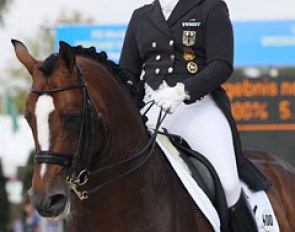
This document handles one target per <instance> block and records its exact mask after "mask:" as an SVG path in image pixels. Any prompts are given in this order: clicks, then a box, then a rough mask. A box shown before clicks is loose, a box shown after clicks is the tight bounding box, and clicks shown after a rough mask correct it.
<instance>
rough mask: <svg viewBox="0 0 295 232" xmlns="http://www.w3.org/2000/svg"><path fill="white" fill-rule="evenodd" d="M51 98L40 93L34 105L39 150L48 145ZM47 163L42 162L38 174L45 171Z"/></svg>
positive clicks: (52, 108) (51, 110) (47, 148)
mask: <svg viewBox="0 0 295 232" xmlns="http://www.w3.org/2000/svg"><path fill="white" fill-rule="evenodd" d="M54 109H55V108H54V103H53V98H52V97H51V96H49V95H42V96H40V97H39V98H38V100H37V102H36V107H35V116H36V121H37V135H38V136H37V138H38V143H39V146H40V149H41V151H48V150H49V146H50V130H49V115H50V113H51V112H53V111H54ZM46 169H47V165H46V164H42V165H41V170H40V176H41V178H43V176H44V175H45V173H46Z"/></svg>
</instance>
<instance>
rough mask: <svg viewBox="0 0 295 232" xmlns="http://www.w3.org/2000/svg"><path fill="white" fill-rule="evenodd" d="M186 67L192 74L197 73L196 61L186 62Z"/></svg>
mask: <svg viewBox="0 0 295 232" xmlns="http://www.w3.org/2000/svg"><path fill="white" fill-rule="evenodd" d="M186 68H187V70H188V71H189V72H190V73H192V74H195V73H197V72H198V69H199V67H198V65H197V64H196V63H194V62H189V63H188V64H187V66H186Z"/></svg>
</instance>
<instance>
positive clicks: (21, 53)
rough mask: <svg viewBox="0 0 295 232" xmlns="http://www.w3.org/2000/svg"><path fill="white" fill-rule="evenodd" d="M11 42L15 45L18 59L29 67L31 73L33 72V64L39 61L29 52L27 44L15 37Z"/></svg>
mask: <svg viewBox="0 0 295 232" xmlns="http://www.w3.org/2000/svg"><path fill="white" fill-rule="evenodd" d="M11 43H12V44H13V46H14V50H15V54H16V57H17V59H18V60H19V61H20V62H21V63H22V64H23V65H24V66H25V67H26V68H27V70H28V71H29V73H30V74H32V73H33V66H34V64H35V63H36V62H37V60H35V59H34V58H33V57H32V56H31V55H30V53H29V52H28V49H27V48H26V46H25V45H24V44H23V43H22V42H20V41H18V40H15V39H12V40H11Z"/></svg>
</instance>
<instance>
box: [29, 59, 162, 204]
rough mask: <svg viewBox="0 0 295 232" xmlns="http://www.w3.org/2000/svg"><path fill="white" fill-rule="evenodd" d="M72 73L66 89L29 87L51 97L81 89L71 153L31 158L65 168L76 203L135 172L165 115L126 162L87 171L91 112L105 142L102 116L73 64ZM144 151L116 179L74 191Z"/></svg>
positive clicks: (89, 165)
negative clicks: (72, 82) (80, 108)
mask: <svg viewBox="0 0 295 232" xmlns="http://www.w3.org/2000/svg"><path fill="white" fill-rule="evenodd" d="M76 70H77V74H78V75H77V76H78V80H79V84H77V85H69V86H64V87H58V88H55V89H49V90H36V89H33V88H32V89H31V92H33V93H35V94H38V95H40V94H54V93H57V92H61V91H67V90H71V89H82V93H83V114H82V121H81V127H80V133H79V138H78V143H77V146H76V149H75V152H74V154H73V155H66V154H60V153H56V152H52V151H37V152H36V155H35V163H38V164H40V163H48V164H56V165H60V166H63V167H65V168H67V169H68V170H69V173H68V176H67V182H68V184H69V185H70V188H71V189H72V190H73V191H74V192H75V194H76V195H77V196H78V198H79V199H80V200H85V199H87V198H88V197H89V196H90V195H93V194H94V193H96V192H97V191H99V190H100V189H102V188H103V187H105V186H107V185H109V184H111V183H113V182H115V181H117V180H119V179H121V178H123V177H125V176H127V175H129V174H131V173H133V172H135V171H136V170H138V169H139V168H140V167H142V166H143V165H144V164H145V163H146V162H147V161H148V160H149V159H150V157H151V154H152V151H153V148H154V146H155V143H156V137H157V133H158V129H159V127H160V124H161V123H162V121H163V120H164V118H165V116H166V114H165V115H164V116H163V117H162V115H161V113H160V114H159V117H158V122H157V125H156V129H155V131H154V133H153V134H152V135H151V138H150V140H149V142H148V143H147V144H146V145H145V146H144V147H143V148H142V149H140V151H139V152H138V153H136V154H134V155H132V156H130V157H129V158H127V159H124V160H121V161H119V162H117V163H115V164H112V165H110V166H105V167H99V168H97V169H95V170H92V171H91V170H90V168H91V161H92V158H93V157H91V155H90V152H88V149H89V147H90V146H91V135H92V134H94V130H93V128H92V127H91V126H92V125H91V121H92V119H91V114H93V113H95V115H96V116H97V118H98V119H99V122H100V123H101V125H102V128H103V134H104V137H105V139H106V125H105V123H104V122H105V121H104V120H103V117H102V114H101V113H99V111H98V110H97V108H96V106H95V104H94V102H93V100H92V98H91V96H90V95H89V92H88V89H87V86H86V84H85V81H84V78H83V73H82V70H81V69H80V67H79V66H77V65H76ZM146 151H148V154H147V156H146V157H144V158H143V159H142V160H141V161H140V162H138V163H137V164H136V165H135V166H134V167H131V168H130V169H129V170H127V171H126V172H123V173H121V174H119V175H118V176H115V177H113V178H112V179H110V180H108V181H106V182H104V183H102V184H100V185H98V186H96V187H94V188H93V189H90V190H88V191H78V189H77V188H78V187H80V186H82V185H84V184H85V183H86V182H87V181H88V179H89V178H90V177H93V176H96V175H98V174H100V173H102V172H104V171H109V170H111V169H114V168H117V167H119V166H122V165H125V164H128V163H129V162H130V161H133V160H135V159H137V158H139V157H141V156H142V155H143V154H144V153H145V152H146ZM87 154H88V156H87Z"/></svg>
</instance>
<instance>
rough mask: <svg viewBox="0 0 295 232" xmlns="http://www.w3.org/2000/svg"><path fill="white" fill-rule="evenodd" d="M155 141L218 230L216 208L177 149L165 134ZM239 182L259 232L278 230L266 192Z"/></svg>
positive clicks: (216, 230)
mask: <svg viewBox="0 0 295 232" xmlns="http://www.w3.org/2000/svg"><path fill="white" fill-rule="evenodd" d="M157 143H158V145H159V146H160V148H161V149H162V151H163V152H164V154H165V155H166V157H167V159H168V161H169V162H170V164H171V166H172V167H173V169H174V171H175V173H176V174H177V176H178V177H179V179H180V181H181V182H182V184H183V185H184V187H185V188H186V190H187V191H188V193H189V194H190V196H191V197H192V199H193V200H194V202H195V204H196V205H197V206H198V207H199V208H200V210H201V211H202V212H203V214H204V215H205V217H206V218H207V219H208V221H209V222H210V224H211V225H212V227H213V228H214V231H215V232H220V219H219V216H218V213H217V211H216V209H215V208H214V206H213V205H212V203H211V201H210V200H209V198H208V197H207V195H206V194H205V193H204V192H203V190H202V189H201V188H200V186H199V185H198V183H197V182H195V180H194V179H193V177H192V176H191V173H190V171H189V169H188V167H187V165H186V164H185V162H184V161H183V159H182V158H181V157H180V155H179V152H178V151H177V149H175V147H174V146H173V145H172V143H171V142H170V140H169V139H168V138H167V137H166V136H165V135H161V134H159V135H158V136H157ZM241 183H242V187H243V189H244V192H245V194H246V196H247V199H248V202H249V203H250V205H251V207H252V209H253V211H254V212H255V218H256V220H257V225H258V228H259V232H279V231H280V230H279V226H278V222H277V219H276V216H275V214H274V212H273V209H272V206H271V204H270V201H269V199H268V197H267V195H266V193H265V192H264V191H260V192H255V193H254V192H252V191H251V190H249V188H248V187H247V185H246V184H244V183H243V182H241Z"/></svg>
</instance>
